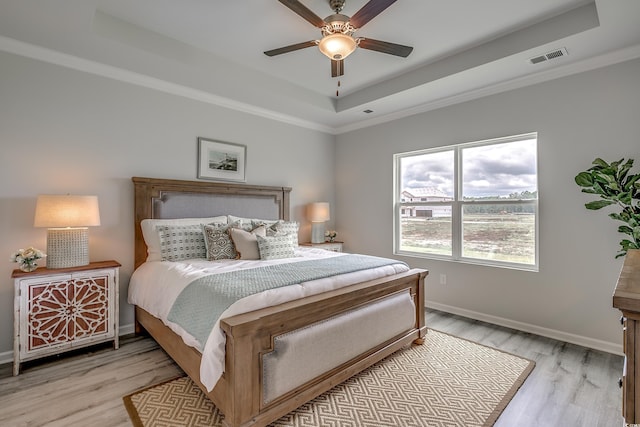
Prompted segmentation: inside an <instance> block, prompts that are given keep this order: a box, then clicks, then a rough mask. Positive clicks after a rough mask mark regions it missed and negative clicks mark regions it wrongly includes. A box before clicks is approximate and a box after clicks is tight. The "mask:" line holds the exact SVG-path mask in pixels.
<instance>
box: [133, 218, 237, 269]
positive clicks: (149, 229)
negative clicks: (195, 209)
mask: <svg viewBox="0 0 640 427" xmlns="http://www.w3.org/2000/svg"><path fill="white" fill-rule="evenodd" d="M209 223H217V224H226V223H227V216H226V215H223V216H214V217H209V218H178V219H143V220H142V221H141V222H140V227H141V228H142V237H143V238H144V241H145V243H146V244H147V261H161V260H162V255H161V253H160V236H159V235H158V230H156V226H158V225H199V224H209Z"/></svg>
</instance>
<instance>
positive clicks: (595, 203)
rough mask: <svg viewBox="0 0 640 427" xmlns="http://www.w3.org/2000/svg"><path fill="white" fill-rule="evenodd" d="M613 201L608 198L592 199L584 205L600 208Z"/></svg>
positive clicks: (595, 208)
mask: <svg viewBox="0 0 640 427" xmlns="http://www.w3.org/2000/svg"><path fill="white" fill-rule="evenodd" d="M614 203H615V202H611V201H609V200H594V201H593V202H589V203H585V205H584V207H585V208H587V209H591V210H594V211H595V210H598V209H602V208H604V207H605V206H609V205H613V204H614Z"/></svg>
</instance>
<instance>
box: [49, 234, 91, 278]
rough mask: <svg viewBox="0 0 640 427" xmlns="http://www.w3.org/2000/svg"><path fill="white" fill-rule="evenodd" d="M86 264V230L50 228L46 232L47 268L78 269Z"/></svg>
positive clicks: (87, 262) (87, 240)
mask: <svg viewBox="0 0 640 427" xmlns="http://www.w3.org/2000/svg"><path fill="white" fill-rule="evenodd" d="M88 264H89V229H88V228H86V227H83V228H50V229H48V230H47V268H67V267H78V266H81V265H88Z"/></svg>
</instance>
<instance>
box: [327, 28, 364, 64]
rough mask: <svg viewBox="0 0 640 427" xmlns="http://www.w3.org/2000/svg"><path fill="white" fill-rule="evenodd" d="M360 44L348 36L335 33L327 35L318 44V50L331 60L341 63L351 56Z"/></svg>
mask: <svg viewBox="0 0 640 427" xmlns="http://www.w3.org/2000/svg"><path fill="white" fill-rule="evenodd" d="M357 46H358V43H356V41H355V40H354V38H353V37H351V36H349V35H347V34H341V33H335V34H329V35H326V36H324V37H323V38H322V40H320V42H318V49H320V52H322V53H323V54H325V55H326V56H327V57H328V58H329V59H335V60H336V61H339V60H341V59H344V58H346V57H347V56H349V55H351V53H352V52H353V51H354V50H356V47H357Z"/></svg>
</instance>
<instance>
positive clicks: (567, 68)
mask: <svg viewBox="0 0 640 427" xmlns="http://www.w3.org/2000/svg"><path fill="white" fill-rule="evenodd" d="M0 50H1V51H4V52H8V53H12V54H15V55H20V56H24V57H27V58H31V59H36V60H40V61H43V62H48V63H51V64H55V65H59V66H62V67H66V68H71V69H74V70H77V71H82V72H86V73H91V74H95V75H98V76H101V77H106V78H110V79H114V80H118V81H121V82H124V83H129V84H133V85H137V86H141V87H145V88H148V89H153V90H158V91H161V92H165V93H168V94H171V95H176V96H181V97H185V98H189V99H193V100H196V101H200V102H204V103H207V104H211V105H216V106H219V107H223V108H228V109H231V110H235V111H239V112H243V113H246V114H251V115H254V116H258V117H262V118H266V119H270V120H274V121H278V122H282V123H286V124H289V125H293V126H298V127H302V128H306V129H310V130H315V131H319V132H323V133H328V134H331V135H339V134H342V133H346V132H351V131H354V130H358V129H363V128H366V127H370V126H375V125H379V124H383V123H387V122H390V121H393V120H398V119H401V118H404V117H409V116H414V115H417V114H421V113H426V112H428V111H433V110H437V109H439V108H444V107H448V106H451V105H455V104H460V103H463V102H467V101H472V100H474V99H478V98H483V97H485V96H489V95H495V94H498V93H502V92H506V91H509V90H513V89H519V88H523V87H526V86H531V85H534V84H538V83H543V82H546V81H550V80H555V79H558V78H561V77H566V76H570V75H573V74H578V73H582V72H585V71H590V70H594V69H598V68H602V67H606V66H609V65H613V64H617V63H620V62H625V61H629V60H633V59H636V58H639V57H640V44H639V45H635V46H630V47H627V48H623V49H619V50H616V51H613V52H609V53H606V54H603V55H599V56H596V57H592V58H589V59H585V60H582V61H578V62H575V63H571V64H567V65H563V66H559V67H556V68H553V69H548V70H544V71H540V72H537V73H534V74H529V75H527V76H523V77H519V78H516V79H512V80H509V81H505V82H501V83H498V84H493V85H489V86H486V87H483V88H479V89H476V90H472V91H469V92H465V93H463V94H460V95H454V96H450V97H446V98H441V99H437V100H434V101H431V102H427V103H424V104H420V105H417V106H414V107H411V108H407V109H404V110H401V111H397V112H394V113H390V114H386V115H383V116H380V117H375V118H372V119H367V120H361V121H358V122H355V123H352V124H348V125H345V126H339V127H331V126H327V125H322V124H319V123H316V122H312V121H309V120H303V119H300V118H297V117H294V116H291V115H288V114H282V113H278V112H275V111H272V110H269V109H266V108H261V107H257V106H255V105H251V104H247V103H243V102H238V101H235V100H232V99H229V98H225V97H222V96H218V95H215V94H212V93H210V92H207V91H203V90H198V89H194V88H191V87H188V86H184V85H179V84H176V83H171V82H168V81H166V80H162V79H158V78H155V77H151V76H148V75H145V74H141V73H136V72H133V71H129V70H125V69H123V68H119V67H114V66H111V65H106V64H103V63H100V62H97V61H92V60H88V59H84V58H80V57H78V56H74V55H70V54H66V53H62V52H59V51H56V50H53V49H49V48H45V47H41V46H37V45H34V44H31V43H26V42H22V41H19V40H15V39H12V38H9V37H5V36H0Z"/></svg>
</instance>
